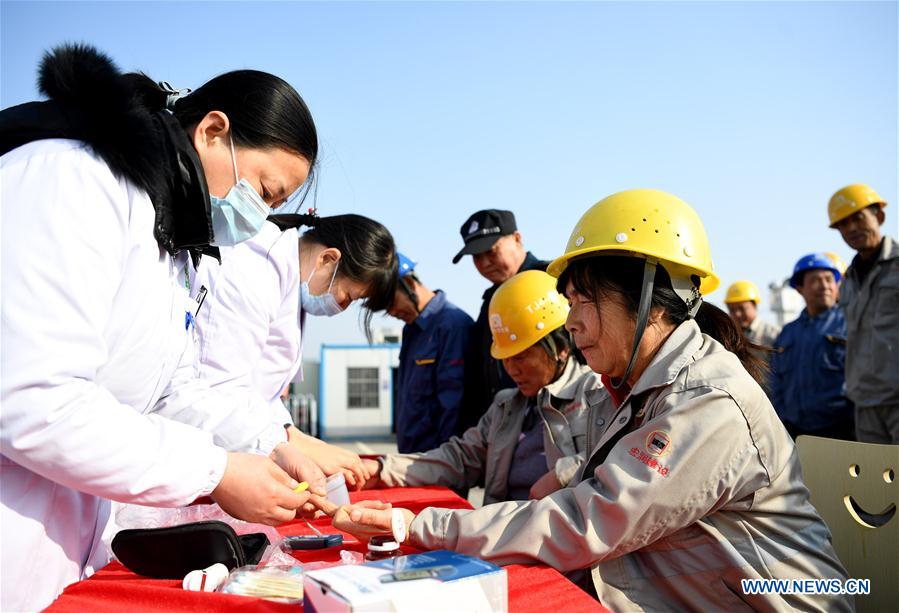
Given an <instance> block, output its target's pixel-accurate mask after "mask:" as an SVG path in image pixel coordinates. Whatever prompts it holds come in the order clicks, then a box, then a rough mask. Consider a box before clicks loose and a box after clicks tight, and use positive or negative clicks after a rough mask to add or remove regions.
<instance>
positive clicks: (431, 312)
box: [412, 289, 446, 330]
mask: <svg viewBox="0 0 899 613" xmlns="http://www.w3.org/2000/svg"><path fill="white" fill-rule="evenodd" d="M445 305H446V294H444V293H443V290H439V289H438V290H436V291H435V292H434V297H433V298H431V299H430V300H429V301H428V303H427V304H426V305H425V308H423V309H422V310H421V313H419V314H418V317H416V318H415V320H414V321H413V322H412V325H413V326H418V327H419V328H421V329H422V330H428V329H429V328H431V327H432V326H434V324H436V323H437V314H438V313H440V311H442V310H443V307H444V306H445Z"/></svg>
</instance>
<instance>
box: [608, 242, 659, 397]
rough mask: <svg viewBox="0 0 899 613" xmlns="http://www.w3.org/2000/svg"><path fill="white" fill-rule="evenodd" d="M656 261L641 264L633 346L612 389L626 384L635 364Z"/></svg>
mask: <svg viewBox="0 0 899 613" xmlns="http://www.w3.org/2000/svg"><path fill="white" fill-rule="evenodd" d="M656 265H657V260H650V259H649V258H647V259H646V261H645V263H644V264H643V285H642V287H641V289H640V306H638V307H637V327H636V328H635V329H634V344H633V347H631V359H630V361H629V362H628V363H627V369H626V370H625V371H624V376H623V377H621V379H618V381H617V382H616V381H615V379H612V380H611V381H612V387H613V388H615V389H616V390H617V389H621V388H622V387H624V385H625V384H626V383H627V379H628V377H630V375H631V371H632V370H633V369H634V364H635V363H636V362H637V352H638V351H639V350H640V341H642V340H643V332H645V331H646V324H647V323H648V322H649V307H650V306H651V305H652V289H653V286H654V285H655V279H656Z"/></svg>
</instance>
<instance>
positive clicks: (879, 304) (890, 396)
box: [840, 236, 899, 408]
mask: <svg viewBox="0 0 899 613" xmlns="http://www.w3.org/2000/svg"><path fill="white" fill-rule="evenodd" d="M840 308H842V309H843V313H844V314H845V315H846V325H847V327H848V331H849V334H848V338H847V340H846V395H847V396H849V399H850V400H851V401H852V402H854V403H855V406H857V407H864V408H867V407H883V406H891V407H899V245H897V244H896V241H894V240H893V239H892V238H890V237H889V236H886V237H884V239H883V248H882V249H881V252H880V257H879V258H878V260H877V262H876V263H875V264H874V267H873V268H872V269H871V270H870V271H869V272H868V276H866V277H865V280H864V281H863V282H861V283H860V282H859V280H858V273H857V272H856V270H855V264H854V262H853V265H852V266H850V267H849V268H848V269H847V270H846V276H845V277H844V278H843V283H842V284H841V285H840Z"/></svg>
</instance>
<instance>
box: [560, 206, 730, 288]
mask: <svg viewBox="0 0 899 613" xmlns="http://www.w3.org/2000/svg"><path fill="white" fill-rule="evenodd" d="M589 253H595V254H597V255H629V256H637V257H643V258H654V259H657V260H658V261H659V263H661V264H662V265H663V266H664V267H665V270H666V271H667V272H668V275H669V276H670V277H671V278H672V281H674V280H675V279H689V278H690V276H691V275H696V276H698V277H699V279H700V287H699V291H700V293H701V294H702V295H703V296H705V295H708V294H710V293H711V292H713V291H715V289H716V288H717V287H718V284H719V283H720V281H719V280H718V276H717V275H716V274H715V273H714V272H713V270H712V257H711V254H710V253H709V241H708V238H707V237H706V234H705V228H703V226H702V221H700V219H699V216H698V215H697V214H696V211H694V210H693V209H692V208H691V207H690V205H688V204H687V203H686V202H684V201H683V200H681V199H680V198H678V197H676V196H672V195H671V194H668V193H665V192H662V191H658V190H654V189H633V190H628V191H624V192H618V193H617V194H612V195H611V196H609V197H608V198H604V199H603V200H600V201H599V202H597V203H596V204H594V205H593V206H592V207H590V209H588V210H587V212H586V213H584V215H583V216H582V217H581V219H580V221H578V223H577V225H576V226H575V227H574V231H573V232H572V233H571V238H569V239H568V245H567V247H566V248H565V253H564V254H563V255H562V256H561V257H559V258H557V259H555V260H554V261H553V262H552V263H551V264H550V265H549V268H548V269H547V272H549V274H551V275H553V276H555V277H558V276H559V275H561V274H562V273H563V272H564V271H565V269H566V268H567V267H568V263H569V262H570V261H571V260H572V259H573V258H576V257H578V256H581V255H586V254H589Z"/></svg>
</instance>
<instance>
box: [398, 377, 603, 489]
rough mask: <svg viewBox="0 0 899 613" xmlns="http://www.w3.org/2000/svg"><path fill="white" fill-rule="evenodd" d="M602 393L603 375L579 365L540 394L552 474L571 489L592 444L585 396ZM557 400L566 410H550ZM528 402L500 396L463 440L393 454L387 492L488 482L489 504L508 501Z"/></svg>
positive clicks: (511, 393) (505, 393) (508, 393)
mask: <svg viewBox="0 0 899 613" xmlns="http://www.w3.org/2000/svg"><path fill="white" fill-rule="evenodd" d="M601 387H602V383H601V382H600V380H599V375H597V374H596V373H594V372H593V371H591V370H590V369H589V368H587V367H586V366H581V365H580V364H578V363H577V362H576V361H575V360H574V359H569V360H568V363H567V364H566V366H565V370H564V371H563V372H562V374H561V375H560V376H559V378H558V379H556V380H555V381H554V382H552V383H551V384H549V385H548V386H546V387H545V388H543V389H542V390H540V393H539V394H538V396H537V402H538V405H539V406H540V407H542V409H543V410H542V411H541V417H542V418H543V423H544V428H543V448H544V451H545V453H546V464H547V470H552V469H555V471H556V477H557V478H558V479H559V482H560V483H562V485H563V486H564V485H567V484H568V483H569V482H570V481H571V479H572V478H573V477H574V476H575V474H576V473H577V470H578V468H579V467H580V465H581V464H582V463H583V461H584V456H585V453H586V440H587V429H588V425H587V414H588V412H589V410H588V408H587V403H586V400H585V394H586V393H587V392H588V391H590V390H596V389H598V388H601ZM551 396H554V397H556V398H558V399H560V400H562V401H563V403H562V407H561V410H559V409H556V408H554V407H553V406H552V404H550V397H551ZM526 408H527V398H526V397H525V396H524V395H522V393H521V392H519V391H518V390H517V389H507V390H501V391H500V392H498V393H497V394H496V396H495V398H494V400H493V404H492V405H491V406H490V408H489V409H488V410H487V412H486V413H485V414H484V415H483V416H482V417H481V419H480V421H479V422H478V423H477V425H476V426H472V427H471V428H469V429H468V430H467V431H466V432H465V433H464V434H463V435H462V436H461V437H457V436H454V437H452V438H451V439H450V440H448V441H447V442H445V443H443V444H442V445H441V446H440V447H437V448H436V449H432V450H430V451H427V452H424V453H409V454H393V455H387V456H385V457H384V458H383V459H382V467H381V481H382V483H384V485H385V486H386V487H401V486H413V487H415V486H421V485H444V486H447V487H454V488H467V487H473V486H474V485H476V484H477V483H478V481H479V480H480V479H481V478H483V479H484V503H485V504H490V503H493V502H500V501H503V500H506V493H507V491H508V482H509V469H510V467H511V464H512V458H513V456H514V454H515V446H516V445H517V444H518V435H519V434H521V427H522V424H523V422H524V417H525V409H526Z"/></svg>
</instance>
